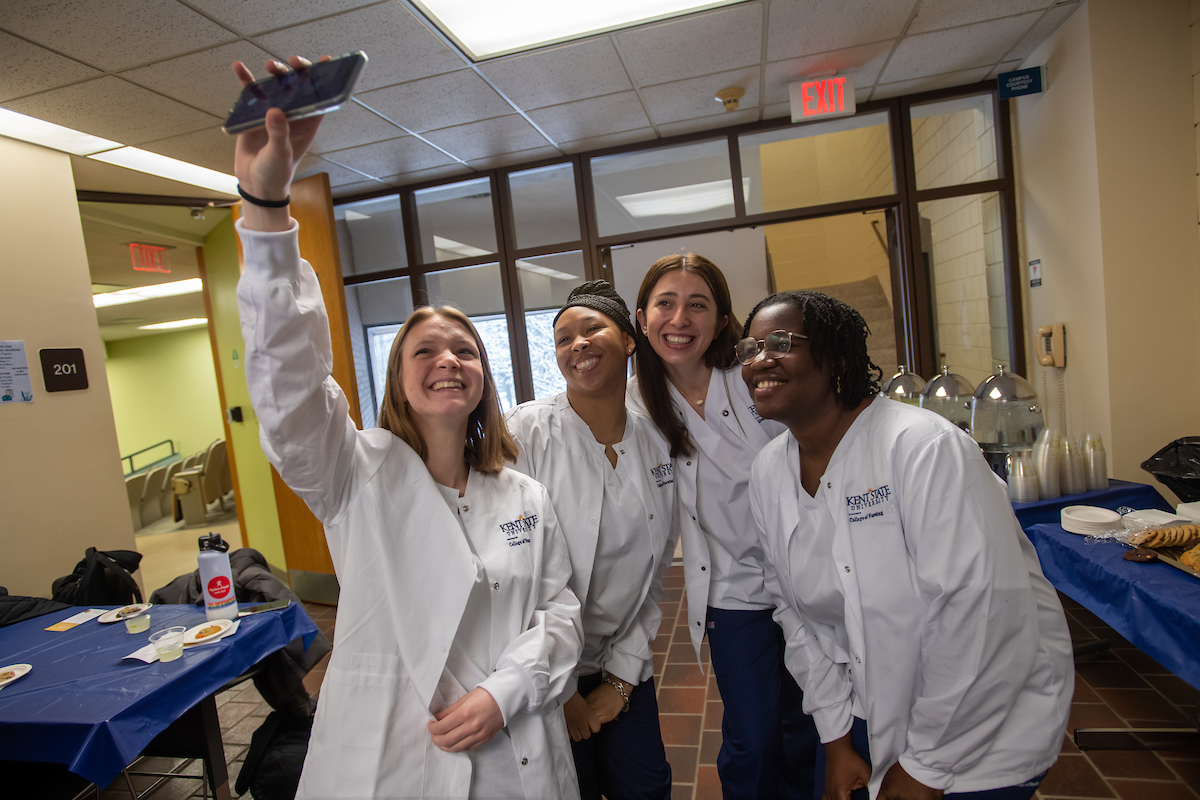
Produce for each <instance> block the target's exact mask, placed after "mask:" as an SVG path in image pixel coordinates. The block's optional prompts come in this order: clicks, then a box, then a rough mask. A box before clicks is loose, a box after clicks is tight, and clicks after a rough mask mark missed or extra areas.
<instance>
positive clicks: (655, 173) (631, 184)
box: [591, 139, 746, 236]
mask: <svg viewBox="0 0 1200 800" xmlns="http://www.w3.org/2000/svg"><path fill="white" fill-rule="evenodd" d="M591 169H592V190H593V194H594V196H595V205H596V222H597V226H598V229H599V231H600V235H601V236H612V235H614V234H620V233H631V232H633V231H643V230H653V229H655V228H667V227H671V226H673V225H686V224H688V223H694V222H705V221H708V220H714V219H727V218H730V217H732V216H733V180H732V178H731V177H730V171H729V146H728V144H727V143H726V140H725V139H717V140H714V141H709V142H698V143H696V144H685V145H680V146H678V147H663V148H658V149H656V150H639V151H638V152H635V153H620V154H618V155H613V156H598V157H596V158H593V159H592V160H591ZM745 183H746V182H745V181H743V184H745ZM742 188H743V194H745V189H746V187H745V185H743V187H742Z"/></svg>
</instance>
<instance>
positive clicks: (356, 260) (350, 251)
mask: <svg viewBox="0 0 1200 800" xmlns="http://www.w3.org/2000/svg"><path fill="white" fill-rule="evenodd" d="M333 218H334V220H335V221H336V224H337V232H338V250H339V251H340V253H341V258H342V274H343V275H369V274H370V273H372V272H382V271H384V270H389V269H398V268H401V267H407V266H408V255H407V254H406V253H405V251H404V225H403V224H402V223H401V221H400V196H399V195H395V194H393V195H388V196H387V197H377V198H374V199H372V200H362V201H360V202H357V203H346V204H345V205H340V206H334V209H333Z"/></svg>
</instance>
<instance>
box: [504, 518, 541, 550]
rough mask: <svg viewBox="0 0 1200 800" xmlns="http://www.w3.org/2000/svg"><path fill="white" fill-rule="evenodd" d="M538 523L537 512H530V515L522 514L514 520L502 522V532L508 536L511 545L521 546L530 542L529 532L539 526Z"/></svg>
mask: <svg viewBox="0 0 1200 800" xmlns="http://www.w3.org/2000/svg"><path fill="white" fill-rule="evenodd" d="M537 523H538V517H537V514H530V515H529V516H528V517H527V516H525V515H524V514H522V515H521V516H519V517H517V518H516V519H514V520H513V521H512V522H501V523H500V532H501V533H503V534H504V535H505V536H507V537H508V546H509V547H520V546H521V545H523V544H529V534H531V533H533V531H534V529H535V528H537Z"/></svg>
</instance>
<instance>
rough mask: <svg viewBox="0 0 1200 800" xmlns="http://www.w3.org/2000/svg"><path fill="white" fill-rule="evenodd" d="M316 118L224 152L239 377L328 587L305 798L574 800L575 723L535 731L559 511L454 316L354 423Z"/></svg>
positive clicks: (569, 600)
mask: <svg viewBox="0 0 1200 800" xmlns="http://www.w3.org/2000/svg"><path fill="white" fill-rule="evenodd" d="M307 64H308V62H306V61H304V60H303V59H299V58H296V57H293V58H292V59H291V66H292V68H293V69H297V70H302V69H304V68H305V67H306V66H307ZM268 69H269V70H270V71H271V72H273V73H275V74H280V73H283V72H285V71H286V67H285V66H284V65H283V64H280V63H278V62H269V63H268ZM235 72H236V73H237V74H238V77H239V78H240V79H241V81H242V84H243V85H246V84H248V83H250V82H251V81H252V78H251V75H250V72H249V70H247V69H246V67H245V66H244V65H242V64H240V63H238V64H235ZM319 122H320V118H319V117H316V118H310V119H303V120H298V121H295V122H292V123H290V124H289V122H288V121H287V120H286V119H285V117H284V115H283V113H282V112H281V111H279V110H278V109H271V110H270V111H269V112H268V114H267V117H266V126H265V128H258V129H255V130H251V131H248V132H245V133H242V134H240V135H239V136H238V142H237V154H236V171H237V175H238V180H239V182H240V193H241V195H242V197H243V198H244V200H245V204H244V205H243V208H244V212H243V217H242V219H241V220H239V221H238V223H237V228H238V232H239V234H240V236H241V238H242V245H243V251H244V255H245V264H246V271H245V273H244V274H243V276H242V279H241V281H240V283H239V285H238V305H239V310H240V312H241V318H242V333H243V336H244V338H245V341H246V380H247V384H248V385H249V388H250V393H251V398H252V402H253V404H254V410H255V412H256V413H257V415H258V419H259V424H260V430H261V439H262V444H263V449H264V451H265V452H266V454H267V457H268V459H269V460H270V461H271V463H272V464H273V465H274V466H275V467H276V468H277V469H278V470H279V474H280V476H281V477H282V478H283V480H284V482H285V483H286V484H287V485H288V486H289V487H291V489H292V490H293V491H295V492H296V494H298V495H299V496H300V497H301V498H302V499H303V500H304V501H305V503H307V505H308V507H309V508H310V509H312V511H313V513H314V514H315V515H316V517H317V519H319V520H320V521H321V523H322V524H323V525H324V526H325V535H326V540H327V541H328V543H329V551H330V555H331V556H332V557H333V562H334V569H335V571H336V573H337V577H338V581H339V584H340V587H341V595H340V598H339V600H338V614H337V637H336V640H335V642H334V649H333V656H332V658H331V660H330V663H329V668H328V671H327V672H326V674H325V680H324V683H323V684H322V686H321V700H320V704H319V706H318V709H317V717H316V721H315V723H314V725H313V729H312V739H311V742H310V745H309V751H308V756H307V758H306V760H305V765H304V771H303V774H302V776H301V779H300V787H299V791H298V795H297V796H298V797H300V798H322V800H324V798H364V797H479V796H487V797H506V798H525V797H537V798H545V797H553V798H572V799H573V798H577V797H578V796H579V791H578V785H577V783H576V779H575V770H574V766H573V765H572V763H571V752H570V746H569V743H568V739H567V732H566V725H565V723H564V721H563V718H562V715H561V714H558V713H552V712H551V713H543V708H544V707H545V706H546V704H547V701H548V700H551V699H552V698H555V697H557V696H558V695H559V694H560V693H561V692H562V691H563V688H564V687H565V686H566V683H567V681H568V679H569V678H570V676H571V670H572V668H573V667H574V666H575V662H576V659H577V658H578V656H579V652H580V642H581V634H580V628H579V602H578V600H576V598H575V596H574V594H573V593H572V592H571V590H570V588H568V586H567V580H568V579H569V578H570V575H571V566H570V561H569V557H568V554H567V548H566V543H565V541H564V540H563V537H562V532H561V531H560V530H559V528H558V524H557V520H556V518H555V516H554V510H553V508H552V507H551V505H550V501H549V498H548V497H547V494H546V490H545V488H544V487H543V486H542V485H541V484H539V483H536V482H535V481H533V480H531V479H529V478H528V477H526V476H524V475H522V474H520V473H518V472H516V471H514V470H510V469H507V468H505V466H504V465H505V462H506V461H511V460H512V459H514V458H515V457H516V447H515V445H514V443H513V441H512V438H511V437H510V436H509V434H508V431H507V429H506V428H505V426H504V422H503V419H502V417H501V415H500V408H499V405H498V402H497V397H496V387H495V382H494V380H493V379H492V375H491V371H490V370H489V369H488V364H487V353H486V351H485V350H484V347H483V343H482V341H480V338H479V334H478V332H477V331H476V330H475V328H474V326H473V325H472V324H471V322H470V320H468V319H467V318H466V317H465V316H463V314H462V313H461V312H459V311H457V310H455V309H452V308H440V309H432V308H422V309H418V310H417V311H416V312H414V313H413V315H412V316H411V317H410V318H409V319H408V321H407V322H405V324H404V326H403V328H401V330H400V332H399V334H397V336H396V340H395V342H394V343H393V345H392V351H391V355H390V358H389V363H388V373H387V381H386V395H385V399H384V402H383V411H382V412H381V414H380V420H379V423H380V427H378V428H375V429H371V430H365V431H360V430H358V429H357V427H356V426H355V425H354V422H353V420H352V419H351V418H350V416H349V414H348V402H347V400H346V396H345V394H344V393H343V392H342V389H341V388H340V387H339V386H338V385H337V383H335V382H334V380H333V378H332V376H331V375H330V369H331V364H332V354H331V347H330V334H329V324H328V319H327V316H326V314H325V307H324V303H323V301H322V295H321V289H320V285H319V283H318V281H317V277H316V274H315V273H314V272H313V270H312V268H311V267H310V266H309V265H308V264H307V263H306V262H304V261H303V260H301V258H300V253H299V247H298V243H297V225H296V223H295V221H294V220H292V219H291V217H290V216H289V214H288V208H287V204H288V196H289V189H290V185H291V179H292V175H293V173H294V172H295V168H296V165H297V164H298V163H299V161H300V159H301V157H302V156H303V155H304V151H305V150H306V148H307V146H308V145H309V143H311V141H312V138H313V136H314V135H315V133H316V130H317V125H318V124H319Z"/></svg>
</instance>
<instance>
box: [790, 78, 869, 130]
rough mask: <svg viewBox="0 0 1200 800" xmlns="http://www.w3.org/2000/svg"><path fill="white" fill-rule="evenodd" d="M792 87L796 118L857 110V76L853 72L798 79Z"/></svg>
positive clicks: (832, 115)
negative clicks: (848, 74)
mask: <svg viewBox="0 0 1200 800" xmlns="http://www.w3.org/2000/svg"><path fill="white" fill-rule="evenodd" d="M788 88H789V90H790V92H791V96H792V122H807V121H808V120H812V119H822V118H825V117H846V116H849V115H851V114H853V113H854V109H855V104H854V79H853V78H851V77H849V76H845V75H843V76H841V77H837V78H816V79H813V80H802V81H796V82H795V83H793V84H791V85H790V86H789V87H788Z"/></svg>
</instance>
